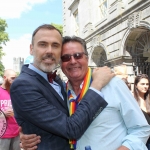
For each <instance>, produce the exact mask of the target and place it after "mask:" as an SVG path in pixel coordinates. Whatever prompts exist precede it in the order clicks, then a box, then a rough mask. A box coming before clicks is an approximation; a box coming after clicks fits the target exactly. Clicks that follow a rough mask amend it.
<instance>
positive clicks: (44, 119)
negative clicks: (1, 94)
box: [10, 65, 107, 150]
mask: <svg viewBox="0 0 150 150" xmlns="http://www.w3.org/2000/svg"><path fill="white" fill-rule="evenodd" d="M55 81H56V82H57V83H58V84H59V85H60V86H61V92H62V95H63V96H64V100H62V98H61V97H60V96H59V94H58V93H57V92H56V91H55V90H54V89H53V87H51V85H50V84H49V83H48V82H47V81H46V80H45V79H44V78H43V77H42V76H40V75H39V74H38V73H36V72H34V71H33V70H31V69H29V68H28V66H27V65H24V66H23V67H22V71H21V73H20V75H19V77H17V78H16V79H15V81H14V82H13V84H12V85H11V89H10V95H11V100H12V105H13V108H14V113H15V118H16V120H17V122H18V124H19V125H20V126H22V128H23V132H24V133H25V134H33V133H34V134H37V135H40V136H41V143H40V144H38V150H70V148H69V142H68V139H78V138H80V137H81V136H82V134H83V133H84V132H85V130H86V129H87V127H88V126H89V125H90V123H91V122H92V120H93V119H94V118H95V115H98V114H99V113H100V112H101V111H102V110H103V108H105V107H106V106H107V102H106V101H105V100H104V99H103V98H102V97H100V96H99V95H98V94H97V93H96V92H94V91H93V90H90V89H89V90H88V91H87V93H86V94H85V96H84V98H83V99H82V101H81V102H80V104H79V105H78V108H77V110H76V112H75V114H74V115H72V116H71V117H69V112H68V108H67V99H66V93H65V91H64V88H63V84H62V82H61V80H60V79H59V78H58V77H56V79H55ZM87 145H88V143H87Z"/></svg>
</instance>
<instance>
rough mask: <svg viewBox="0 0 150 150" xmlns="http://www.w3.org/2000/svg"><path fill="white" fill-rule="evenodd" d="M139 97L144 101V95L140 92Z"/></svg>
mask: <svg viewBox="0 0 150 150" xmlns="http://www.w3.org/2000/svg"><path fill="white" fill-rule="evenodd" d="M139 97H140V98H142V99H143V100H144V93H141V92H139Z"/></svg>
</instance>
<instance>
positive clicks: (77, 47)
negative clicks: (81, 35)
mask: <svg viewBox="0 0 150 150" xmlns="http://www.w3.org/2000/svg"><path fill="white" fill-rule="evenodd" d="M74 52H84V48H83V46H82V45H81V44H80V43H79V42H76V41H71V42H68V43H65V44H64V45H63V47H62V54H65V53H67V54H72V53H74Z"/></svg>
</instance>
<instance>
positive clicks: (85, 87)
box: [66, 68, 92, 149]
mask: <svg viewBox="0 0 150 150" xmlns="http://www.w3.org/2000/svg"><path fill="white" fill-rule="evenodd" d="M91 82H92V71H91V68H88V71H87V73H86V75H85V77H84V80H83V86H82V89H81V92H80V94H79V95H78V96H77V98H76V99H74V97H73V96H72V94H71V91H70V90H69V88H68V82H67V84H66V90H67V98H68V100H69V113H70V116H71V115H72V114H74V112H75V111H76V109H77V106H78V103H79V102H80V101H81V100H82V98H83V96H84V95H85V93H86V92H87V90H88V89H89V86H90V84H91ZM69 143H70V148H73V149H76V140H70V141H69Z"/></svg>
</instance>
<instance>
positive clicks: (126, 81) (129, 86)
mask: <svg viewBox="0 0 150 150" xmlns="http://www.w3.org/2000/svg"><path fill="white" fill-rule="evenodd" d="M122 80H123V81H124V82H125V84H126V85H127V87H128V88H129V90H130V91H131V84H130V83H129V82H128V80H127V78H122Z"/></svg>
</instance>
